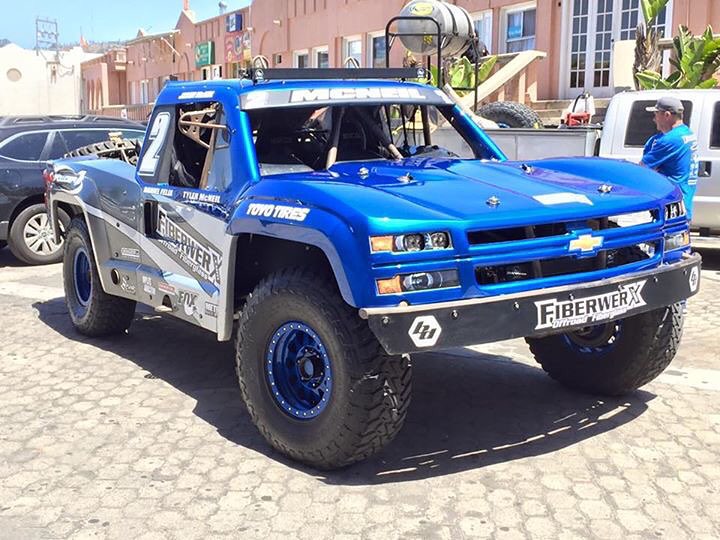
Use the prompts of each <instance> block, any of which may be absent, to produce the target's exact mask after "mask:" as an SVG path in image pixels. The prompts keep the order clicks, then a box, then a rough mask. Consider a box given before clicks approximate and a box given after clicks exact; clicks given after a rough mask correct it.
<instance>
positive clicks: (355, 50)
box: [342, 36, 363, 67]
mask: <svg viewBox="0 0 720 540" xmlns="http://www.w3.org/2000/svg"><path fill="white" fill-rule="evenodd" d="M348 58H354V59H355V60H356V61H357V63H358V66H360V67H362V65H363V62H362V39H360V36H353V37H348V38H345V39H343V58H342V61H343V65H342V67H346V64H345V62H346V61H347V59H348Z"/></svg>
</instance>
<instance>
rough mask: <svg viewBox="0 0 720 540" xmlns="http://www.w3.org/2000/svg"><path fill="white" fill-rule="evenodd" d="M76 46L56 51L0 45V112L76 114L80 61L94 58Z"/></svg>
mask: <svg viewBox="0 0 720 540" xmlns="http://www.w3.org/2000/svg"><path fill="white" fill-rule="evenodd" d="M96 56H97V55H96V54H89V53H86V52H83V50H82V49H81V48H80V47H74V48H73V49H71V50H69V51H61V52H60V53H58V55H57V56H56V54H55V53H54V52H51V51H40V52H39V53H36V52H35V51H33V50H28V49H23V48H22V47H19V46H17V45H15V44H14V43H10V44H9V45H5V46H4V47H0V96H2V99H0V115H16V114H35V115H45V114H80V112H81V111H82V110H83V103H82V100H83V92H82V85H81V82H80V81H81V78H80V64H81V63H82V62H84V61H86V60H90V59H92V58H95V57H96Z"/></svg>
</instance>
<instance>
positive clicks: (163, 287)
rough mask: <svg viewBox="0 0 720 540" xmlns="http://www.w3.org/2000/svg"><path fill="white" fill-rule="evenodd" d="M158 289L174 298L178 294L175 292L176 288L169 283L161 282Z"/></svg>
mask: <svg viewBox="0 0 720 540" xmlns="http://www.w3.org/2000/svg"><path fill="white" fill-rule="evenodd" d="M157 288H158V289H160V291H162V292H164V293H165V294H170V295H172V296H175V295H176V294H177V291H176V290H175V287H173V286H172V285H170V284H168V283H164V282H162V281H160V282H159V283H158V284H157Z"/></svg>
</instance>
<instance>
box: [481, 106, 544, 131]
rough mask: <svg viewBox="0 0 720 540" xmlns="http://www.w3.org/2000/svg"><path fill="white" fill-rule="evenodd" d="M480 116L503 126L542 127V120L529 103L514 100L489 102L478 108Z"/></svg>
mask: <svg viewBox="0 0 720 540" xmlns="http://www.w3.org/2000/svg"><path fill="white" fill-rule="evenodd" d="M477 114H478V116H482V117H483V118H487V119H488V120H492V121H493V122H495V123H496V124H498V125H499V126H501V127H508V128H541V127H543V123H542V120H541V119H540V117H539V116H538V114H537V113H536V112H535V111H534V110H532V109H531V108H530V107H528V106H527V105H523V104H522V103H515V102H514V101H496V102H495V103H488V104H487V105H483V106H482V107H480V108H479V109H478V110H477Z"/></svg>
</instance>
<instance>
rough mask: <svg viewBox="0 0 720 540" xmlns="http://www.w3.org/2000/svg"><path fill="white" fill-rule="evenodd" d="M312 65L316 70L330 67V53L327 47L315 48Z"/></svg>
mask: <svg viewBox="0 0 720 540" xmlns="http://www.w3.org/2000/svg"><path fill="white" fill-rule="evenodd" d="M313 65H314V66H315V67H316V68H328V67H330V53H329V52H328V48H327V47H316V48H314V49H313Z"/></svg>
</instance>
